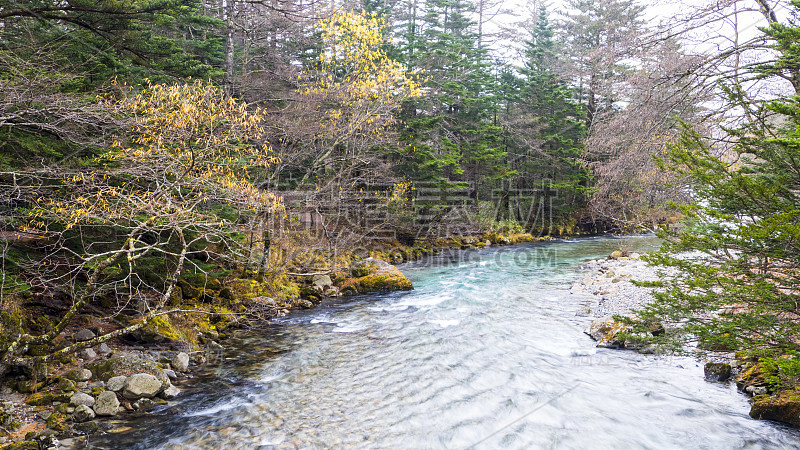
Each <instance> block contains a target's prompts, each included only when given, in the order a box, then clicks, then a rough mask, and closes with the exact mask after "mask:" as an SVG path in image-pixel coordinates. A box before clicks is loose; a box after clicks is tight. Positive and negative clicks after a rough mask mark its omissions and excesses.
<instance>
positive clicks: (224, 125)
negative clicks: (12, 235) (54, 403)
mask: <svg viewBox="0 0 800 450" xmlns="http://www.w3.org/2000/svg"><path fill="white" fill-rule="evenodd" d="M105 107H106V108H108V109H110V110H112V111H114V112H115V113H116V114H118V115H120V116H127V117H131V118H132V125H131V127H130V129H129V131H128V132H127V133H126V134H125V135H124V136H119V139H118V140H117V142H115V144H114V145H113V146H112V148H110V149H109V150H108V151H107V152H106V153H104V154H103V155H101V156H100V157H98V158H96V159H94V160H92V161H88V162H87V163H86V165H87V166H88V167H85V168H83V167H82V168H75V169H71V170H68V169H63V170H60V171H58V172H51V173H47V174H39V176H40V177H41V178H42V179H45V178H46V180H47V181H46V182H45V183H43V187H42V192H41V194H40V197H39V198H38V199H37V200H36V201H35V203H34V204H33V206H32V208H30V213H29V217H28V227H29V228H28V230H27V231H28V232H29V233H31V234H35V235H38V236H39V237H40V241H39V242H40V243H42V242H44V245H43V247H44V248H45V249H46V252H45V255H43V258H42V261H45V260H46V261H48V262H49V264H47V265H44V264H38V263H37V261H32V263H31V264H29V266H28V267H26V270H27V275H28V279H27V281H28V283H29V284H30V285H31V286H32V287H33V288H34V289H37V290H43V291H51V292H58V293H59V295H63V296H65V297H66V298H67V299H66V300H67V302H68V303H69V305H70V306H69V307H68V308H67V309H66V312H65V314H64V315H63V316H62V317H61V318H60V320H58V323H56V324H55V325H54V326H53V327H51V328H50V329H49V330H48V331H47V332H45V333H43V334H39V335H32V334H27V333H21V334H20V335H18V336H17V337H16V339H14V340H13V342H11V344H10V345H9V347H8V349H7V350H6V352H5V354H4V355H3V358H2V364H1V365H0V372H2V371H3V369H7V368H9V367H11V366H27V367H30V366H31V365H32V364H33V359H31V358H30V357H28V356H24V355H25V354H26V351H27V349H28V348H29V347H30V346H31V345H40V346H46V345H48V344H50V343H51V342H53V340H54V339H55V338H56V337H57V336H58V335H59V333H61V332H62V331H64V329H65V328H66V327H67V326H69V325H70V324H71V323H72V322H73V320H74V319H75V317H76V316H77V315H79V314H80V313H81V311H82V310H83V309H84V308H85V307H87V305H89V304H91V303H92V302H95V301H103V300H105V301H109V300H110V301H115V302H117V303H116V305H117V307H116V308H115V310H116V311H118V312H119V311H122V310H127V311H131V310H134V311H136V314H135V316H134V318H132V319H131V320H129V321H127V322H126V325H125V326H122V327H121V328H119V329H117V330H115V331H113V332H109V333H106V334H102V335H100V336H98V337H96V338H94V339H92V340H90V341H86V342H80V343H73V344H70V345H66V346H61V347H58V346H55V347H51V352H50V353H48V354H47V355H46V356H44V357H41V358H39V359H38V360H37V361H39V362H47V361H50V360H53V359H55V358H58V357H60V356H64V355H69V354H70V353H72V352H75V351H77V350H80V349H81V348H86V347H89V346H93V345H97V344H99V343H101V342H104V341H107V340H109V339H112V338H114V337H117V336H121V335H124V334H128V333H130V332H133V331H135V330H138V329H140V328H142V327H144V326H146V325H147V324H148V323H150V322H152V321H153V320H154V319H156V318H157V317H159V316H162V315H164V314H168V313H170V312H171V310H170V309H169V301H170V299H171V298H173V297H174V296H175V294H176V290H177V285H178V282H179V279H180V277H181V276H182V274H184V272H186V271H189V270H191V271H202V270H203V267H202V266H201V264H200V261H206V262H207V261H209V260H210V259H213V258H217V259H219V260H222V259H225V260H226V261H227V262H228V264H230V265H232V266H236V265H237V264H238V265H240V266H241V265H246V264H247V262H248V261H249V259H250V258H251V257H252V256H253V255H251V252H250V250H251V249H250V248H248V246H247V245H245V242H244V241H246V239H243V237H242V236H243V235H244V234H245V233H246V232H247V231H249V230H251V229H252V226H251V227H250V228H249V229H248V227H247V224H248V223H249V224H253V223H255V222H256V221H263V220H264V218H265V217H266V216H268V215H269V214H273V213H275V212H278V211H279V210H280V209H281V208H282V202H281V199H280V198H279V197H277V196H275V195H273V194H272V193H269V192H264V191H262V190H260V189H257V188H256V187H254V186H253V184H252V183H251V182H250V179H249V173H250V171H251V170H252V169H253V168H254V167H261V168H266V167H269V166H270V164H272V163H274V162H275V158H274V156H273V155H272V153H271V151H270V149H269V147H267V146H265V145H262V144H259V142H260V141H261V140H262V136H263V133H264V130H263V120H264V113H263V111H261V110H258V109H256V110H251V109H250V108H248V106H247V105H246V104H244V103H241V102H238V101H236V100H234V99H233V98H231V97H228V96H226V95H225V94H223V93H222V92H221V91H220V90H219V89H218V88H216V87H214V86H213V85H211V84H210V83H205V82H201V81H194V82H189V83H186V84H179V85H158V84H157V85H151V84H148V85H147V86H146V87H145V88H144V89H142V90H141V92H138V93H134V92H133V91H132V90H128V92H127V95H125V96H124V97H123V98H122V99H121V100H113V99H109V100H107V101H106V102H105ZM264 244H265V245H264V247H265V248H264V252H265V253H266V252H268V242H265V243H264Z"/></svg>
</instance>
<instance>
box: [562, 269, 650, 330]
mask: <svg viewBox="0 0 800 450" xmlns="http://www.w3.org/2000/svg"><path fill="white" fill-rule="evenodd" d="M583 268H584V269H586V270H587V271H588V272H587V274H586V275H587V276H586V277H584V278H582V279H581V280H579V281H578V282H576V283H575V284H573V285H572V287H571V288H570V291H571V292H573V293H576V294H578V293H581V294H591V295H592V296H593V297H594V300H595V301H594V302H593V304H591V305H590V306H589V309H590V311H589V315H590V316H594V317H604V316H610V315H614V314H621V315H630V314H631V312H632V311H633V310H635V309H639V308H641V307H642V306H644V305H646V304H648V303H650V302H652V301H653V296H652V291H653V289H652V288H645V287H640V286H636V285H634V284H633V283H631V280H637V281H657V280H658V279H659V276H658V270H657V268H655V267H651V266H648V265H647V263H645V262H644V261H642V260H641V259H640V258H639V254H637V253H631V254H630V255H629V256H622V257H617V258H613V257H609V258H607V259H599V260H595V261H589V262H587V263H586V264H584V265H583Z"/></svg>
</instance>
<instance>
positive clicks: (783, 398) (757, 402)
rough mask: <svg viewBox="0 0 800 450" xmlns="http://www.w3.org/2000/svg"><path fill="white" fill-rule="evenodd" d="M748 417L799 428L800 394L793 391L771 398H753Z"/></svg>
mask: <svg viewBox="0 0 800 450" xmlns="http://www.w3.org/2000/svg"><path fill="white" fill-rule="evenodd" d="M750 417H752V418H753V419H760V420H777V421H778V422H784V423H788V424H792V425H794V426H800V394H799V393H798V392H797V391H795V390H786V391H782V392H780V393H778V394H776V395H773V396H767V395H758V396H756V397H753V406H752V408H751V409H750Z"/></svg>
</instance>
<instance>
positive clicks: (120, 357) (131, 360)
mask: <svg viewBox="0 0 800 450" xmlns="http://www.w3.org/2000/svg"><path fill="white" fill-rule="evenodd" d="M86 367H88V368H89V369H91V370H92V372H93V373H94V374H95V376H96V377H97V378H98V379H100V380H103V381H106V382H107V381H108V380H110V379H111V378H113V377H118V376H121V375H133V374H135V373H149V374H150V375H153V376H155V377H157V378H159V379H160V378H161V376H162V375H163V378H165V379H167V380H169V377H167V376H166V374H164V370H163V367H162V366H161V364H159V363H157V362H155V361H153V360H152V359H149V358H145V357H142V356H139V355H136V354H115V355H114V356H113V357H111V358H107V359H99V360H94V361H92V362H90V363H89V364H87V365H86ZM164 388H165V389H166V386H164Z"/></svg>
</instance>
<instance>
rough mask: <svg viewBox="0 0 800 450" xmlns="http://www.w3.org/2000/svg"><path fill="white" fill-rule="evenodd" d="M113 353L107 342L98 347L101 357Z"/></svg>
mask: <svg viewBox="0 0 800 450" xmlns="http://www.w3.org/2000/svg"><path fill="white" fill-rule="evenodd" d="M111 352H113V350H111V347H109V346H108V344H106V343H105V342H103V343H102V344H100V346H99V347H97V353H100V354H101V355H105V354H107V353H111Z"/></svg>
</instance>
